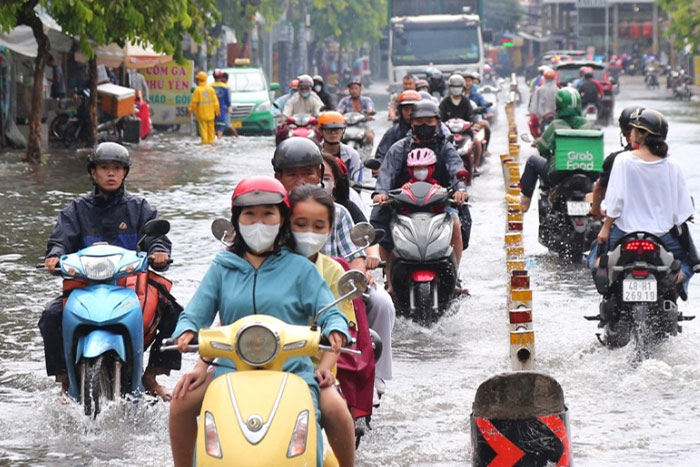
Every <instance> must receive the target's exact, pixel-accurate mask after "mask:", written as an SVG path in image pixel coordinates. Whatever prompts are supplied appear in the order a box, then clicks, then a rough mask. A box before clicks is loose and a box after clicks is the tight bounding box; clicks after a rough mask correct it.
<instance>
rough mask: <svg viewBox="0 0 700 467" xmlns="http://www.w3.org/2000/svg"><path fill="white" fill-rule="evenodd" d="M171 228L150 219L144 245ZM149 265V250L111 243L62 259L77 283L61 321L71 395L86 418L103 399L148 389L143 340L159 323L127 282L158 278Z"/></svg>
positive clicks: (68, 276) (64, 273)
mask: <svg viewBox="0 0 700 467" xmlns="http://www.w3.org/2000/svg"><path fill="white" fill-rule="evenodd" d="M169 230H170V224H169V223H168V221H165V220H162V219H155V220H152V221H149V222H148V223H146V225H145V226H144V237H142V238H141V241H143V239H144V238H145V236H146V235H150V236H158V235H165V234H167V233H168V231H169ZM141 241H139V244H140V243H141ZM148 265H149V262H148V255H147V253H146V252H143V251H130V250H126V249H124V248H121V247H117V246H113V245H106V244H100V245H92V246H89V247H87V248H83V249H82V250H80V251H78V252H77V253H73V254H69V255H64V256H62V257H61V258H60V274H61V275H62V276H63V277H64V279H66V280H71V281H72V282H73V284H72V285H70V288H69V290H71V292H70V295H69V296H68V299H67V300H66V301H65V305H64V309H63V323H62V333H63V351H64V356H65V360H66V366H67V370H68V378H69V381H70V384H69V387H68V394H70V396H71V397H73V398H74V399H76V400H77V401H78V402H80V404H81V405H82V406H83V409H84V411H85V415H88V416H92V417H96V416H97V414H98V413H100V410H101V408H102V400H103V399H107V400H113V399H116V398H118V397H121V396H125V395H127V394H133V393H138V392H140V391H143V390H144V388H143V386H142V384H141V376H142V375H143V351H144V336H145V335H149V334H150V335H153V334H154V333H155V328H156V326H157V324H158V321H157V316H147V314H145V313H144V312H143V309H142V306H141V303H140V301H139V297H138V296H137V294H136V292H135V291H134V289H133V288H130V287H127V286H126V283H128V278H129V277H130V276H131V277H134V276H136V275H139V274H141V275H143V274H154V273H153V272H149V269H148ZM159 277H160V276H159ZM144 278H145V276H144ZM163 280H165V279H163ZM75 282H78V283H79V284H75ZM78 285H82V287H79V286H78ZM73 287H75V288H73ZM64 289H66V284H64ZM144 330H145V331H146V332H144Z"/></svg>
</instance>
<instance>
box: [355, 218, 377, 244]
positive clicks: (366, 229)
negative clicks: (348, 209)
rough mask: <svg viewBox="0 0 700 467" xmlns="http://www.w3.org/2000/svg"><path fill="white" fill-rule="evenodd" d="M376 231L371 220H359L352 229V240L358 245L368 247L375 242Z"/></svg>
mask: <svg viewBox="0 0 700 467" xmlns="http://www.w3.org/2000/svg"><path fill="white" fill-rule="evenodd" d="M374 236H375V231H374V227H372V224H370V223H369V222H358V223H357V224H355V226H354V227H353V228H352V230H351V231H350V240H352V243H354V244H355V245H357V246H360V247H367V246H370V245H371V244H372V242H374Z"/></svg>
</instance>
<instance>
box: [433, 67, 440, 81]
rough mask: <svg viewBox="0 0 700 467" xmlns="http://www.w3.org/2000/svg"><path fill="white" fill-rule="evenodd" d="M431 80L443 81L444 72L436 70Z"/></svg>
mask: <svg viewBox="0 0 700 467" xmlns="http://www.w3.org/2000/svg"><path fill="white" fill-rule="evenodd" d="M430 79H432V80H433V81H440V80H442V71H440V70H437V69H436V70H435V71H433V72H432V74H431V75H430Z"/></svg>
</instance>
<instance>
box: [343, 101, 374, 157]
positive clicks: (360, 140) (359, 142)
mask: <svg viewBox="0 0 700 467" xmlns="http://www.w3.org/2000/svg"><path fill="white" fill-rule="evenodd" d="M344 117H345V123H346V125H347V127H346V128H345V133H343V143H345V144H347V145H348V146H350V147H351V148H353V149H355V150H356V151H357V152H358V153H359V154H360V159H361V160H362V162H364V161H366V160H367V159H368V158H369V157H370V153H371V151H372V148H371V147H367V144H366V143H365V126H366V125H367V122H368V121H369V120H371V116H370V115H365V114H364V113H361V112H348V113H346V114H345V115H344Z"/></svg>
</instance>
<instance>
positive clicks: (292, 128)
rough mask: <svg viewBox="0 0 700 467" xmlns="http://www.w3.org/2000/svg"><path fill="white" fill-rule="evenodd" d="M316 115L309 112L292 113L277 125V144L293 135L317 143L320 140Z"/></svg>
mask: <svg viewBox="0 0 700 467" xmlns="http://www.w3.org/2000/svg"><path fill="white" fill-rule="evenodd" d="M316 124H317V120H316V117H313V116H312V115H310V114H294V115H292V116H291V117H287V120H286V121H285V122H284V123H283V124H281V125H279V126H278V127H277V144H280V143H281V142H282V141H284V140H285V139H287V138H292V137H295V136H298V137H301V138H309V139H311V140H313V141H315V142H317V143H320V142H321V141H322V137H321V131H320V130H319V129H318V126H317V125H316Z"/></svg>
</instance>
